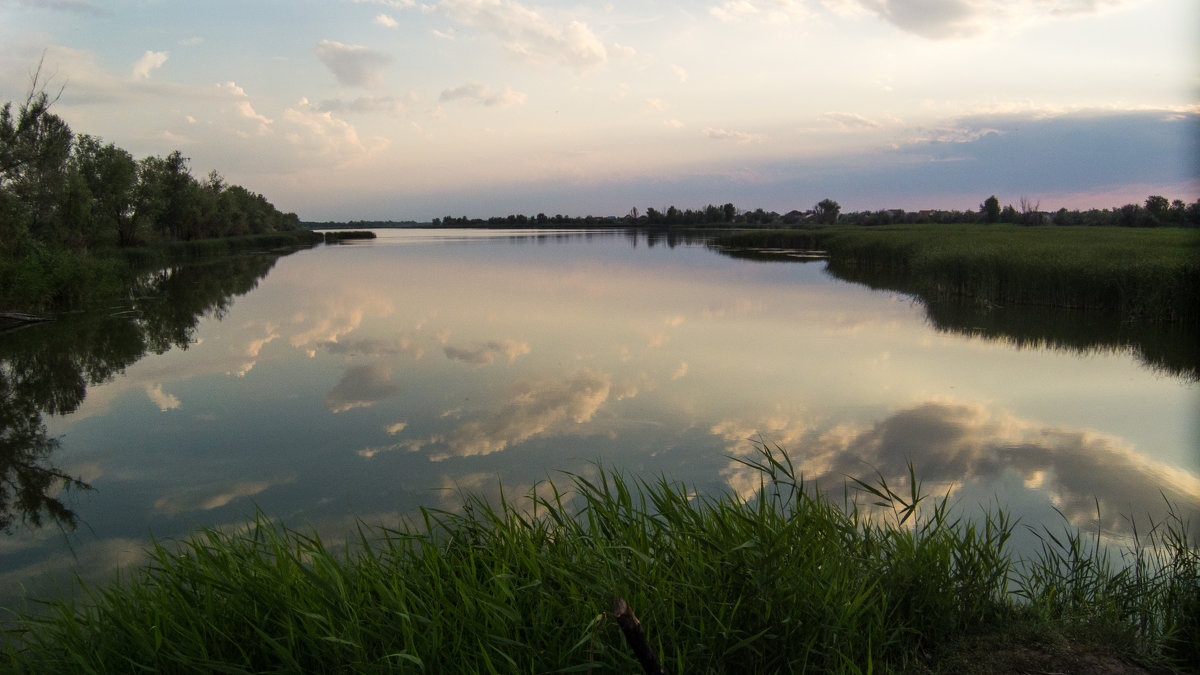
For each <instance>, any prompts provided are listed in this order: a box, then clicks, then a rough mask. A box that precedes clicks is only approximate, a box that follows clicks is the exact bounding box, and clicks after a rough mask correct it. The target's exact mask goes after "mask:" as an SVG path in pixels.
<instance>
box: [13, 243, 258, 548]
mask: <svg viewBox="0 0 1200 675" xmlns="http://www.w3.org/2000/svg"><path fill="white" fill-rule="evenodd" d="M280 255H281V254H263V253H255V254H247V255H238V256H230V257H225V258H221V259H218V260H205V261H202V262H190V263H183V264H178V265H172V266H167V267H162V268H159V269H155V270H153V271H150V272H146V273H144V274H141V275H139V276H138V277H137V278H136V279H134V280H132V281H131V283H130V285H129V288H128V292H127V297H126V298H124V299H123V300H121V301H119V302H116V303H114V304H115V305H116V307H115V308H110V309H108V310H107V311H103V312H90V313H85V314H79V315H68V316H64V317H61V318H60V319H59V320H58V321H52V322H48V323H43V324H38V325H34V326H29V327H27V328H24V329H21V330H16V331H13V332H10V333H7V334H4V335H0V529H3V530H4V532H5V533H6V534H11V533H12V532H13V531H14V528H15V527H16V526H17V525H18V524H24V525H25V526H28V527H33V528H38V527H42V526H43V525H45V524H48V523H53V524H55V525H57V526H59V527H61V528H64V529H74V528H75V527H76V526H77V524H78V515H77V514H76V513H75V511H74V510H73V509H72V508H71V507H70V506H69V505H68V500H67V499H66V498H67V496H68V495H69V494H70V493H71V492H72V491H80V490H89V489H91V488H90V486H89V485H88V484H87V483H85V482H84V481H83V480H81V479H80V478H78V477H75V476H71V475H70V474H68V473H66V472H64V471H63V470H61V469H59V468H57V467H56V466H54V463H53V455H54V452H55V450H56V449H57V448H58V439H56V438H53V437H51V436H50V435H48V433H47V430H46V424H45V421H44V416H46V415H67V414H70V413H72V412H74V411H75V410H76V409H78V408H79V406H80V404H82V403H83V400H84V397H85V396H86V395H87V388H88V387H89V386H90V385H96V384H100V383H103V382H107V381H109V380H111V379H112V378H113V377H115V376H117V375H119V374H121V373H122V372H124V370H125V368H127V367H128V366H130V365H132V364H133V363H135V362H137V361H138V360H139V359H141V358H142V357H143V356H145V355H147V354H150V353H154V354H162V353H164V352H166V351H168V350H169V349H171V348H172V347H178V348H180V349H187V348H188V346H189V345H191V344H192V342H193V335H194V334H195V331H196V327H197V326H198V325H199V324H200V321H201V320H202V319H205V318H215V319H218V320H219V319H221V318H222V317H224V315H225V313H226V312H227V311H228V309H229V307H230V305H231V304H232V302H233V298H235V297H237V296H241V295H244V294H246V293H248V292H250V291H252V290H254V288H256V287H257V286H258V282H259V280H260V279H262V278H263V277H265V276H266V275H267V273H268V272H270V270H271V268H272V267H273V266H274V265H275V261H276V260H277V259H278V258H279V257H280Z"/></svg>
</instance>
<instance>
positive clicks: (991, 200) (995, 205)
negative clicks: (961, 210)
mask: <svg viewBox="0 0 1200 675" xmlns="http://www.w3.org/2000/svg"><path fill="white" fill-rule="evenodd" d="M979 211H980V213H982V214H983V220H984V222H986V223H998V222H1000V200H999V199H996V195H992V196H991V197H988V198H987V199H985V200H983V203H982V204H980V205H979Z"/></svg>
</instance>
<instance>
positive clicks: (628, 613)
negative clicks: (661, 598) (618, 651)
mask: <svg viewBox="0 0 1200 675" xmlns="http://www.w3.org/2000/svg"><path fill="white" fill-rule="evenodd" d="M613 618H615V619H616V620H617V625H618V626H620V627H621V632H622V633H624V634H625V642H626V643H628V644H629V648H630V649H632V650H633V655H634V656H635V657H637V660H638V663H640V664H642V670H644V671H646V675H665V671H663V669H662V666H660V665H659V664H658V657H657V656H655V655H654V650H653V649H651V648H650V641H649V640H647V639H646V631H645V630H644V629H643V628H642V622H640V621H638V618H637V617H636V616H634V614H633V609H632V608H631V607H630V606H629V603H628V602H625V599H624V598H617V599H616V600H614V601H613Z"/></svg>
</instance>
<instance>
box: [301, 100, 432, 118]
mask: <svg viewBox="0 0 1200 675" xmlns="http://www.w3.org/2000/svg"><path fill="white" fill-rule="evenodd" d="M411 101H412V97H409V98H407V99H401V98H397V97H395V96H359V97H358V98H355V99H354V100H351V101H346V100H343V99H341V98H333V99H325V100H324V101H321V102H320V103H317V104H316V105H315V108H316V109H317V110H318V111H320V112H329V113H334V112H337V113H387V114H390V115H403V114H404V113H406V112H408V106H409V104H410V103H411Z"/></svg>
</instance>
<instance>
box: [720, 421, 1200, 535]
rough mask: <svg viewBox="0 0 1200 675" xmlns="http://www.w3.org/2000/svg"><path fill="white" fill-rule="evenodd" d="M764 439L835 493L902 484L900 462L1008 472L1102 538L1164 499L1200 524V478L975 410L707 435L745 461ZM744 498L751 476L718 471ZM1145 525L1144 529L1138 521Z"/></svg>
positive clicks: (1082, 434)
mask: <svg viewBox="0 0 1200 675" xmlns="http://www.w3.org/2000/svg"><path fill="white" fill-rule="evenodd" d="M760 430H761V432H762V438H763V440H764V441H765V442H767V443H769V444H772V445H773V444H775V443H778V444H779V445H780V446H781V447H784V448H785V449H787V450H789V451H790V453H791V456H792V460H793V461H795V462H796V464H797V467H798V469H799V470H800V471H801V472H803V474H804V476H805V478H806V479H808V480H815V481H816V482H817V483H818V484H821V485H823V486H824V487H826V488H827V489H828V488H834V487H838V486H840V484H841V483H842V482H843V481H844V480H845V477H846V476H854V477H856V478H861V479H864V480H868V481H869V479H870V478H871V477H873V476H874V475H875V473H876V472H878V473H879V474H880V475H882V476H883V477H884V478H886V479H887V480H888V482H889V484H894V485H904V484H906V478H907V476H908V462H910V461H911V462H912V465H913V467H914V469H915V472H916V476H917V478H918V479H919V480H922V481H924V482H925V484H926V486H927V487H929V488H933V489H934V490H935V491H936V486H949V485H951V484H958V485H963V484H965V483H969V482H973V481H986V482H994V481H998V480H1000V479H1001V478H1002V476H1003V474H1004V473H1005V472H1007V471H1015V472H1016V473H1017V474H1018V475H1019V476H1020V477H1021V479H1022V481H1023V483H1024V486H1025V487H1026V488H1028V489H1036V490H1040V491H1042V492H1044V493H1045V494H1046V495H1047V497H1048V498H1049V500H1050V501H1051V503H1052V504H1053V505H1054V507H1055V508H1057V509H1058V510H1059V511H1061V512H1062V514H1063V515H1064V516H1065V517H1066V518H1067V519H1068V520H1069V521H1070V522H1071V523H1072V524H1074V525H1076V526H1084V525H1088V524H1091V523H1094V522H1095V519H1096V516H1097V506H1098V507H1099V517H1100V525H1101V527H1103V528H1105V529H1106V530H1109V531H1120V530H1124V529H1126V528H1127V527H1128V522H1127V520H1126V518H1127V517H1134V518H1138V519H1142V518H1144V517H1145V516H1147V515H1149V516H1151V517H1153V518H1155V519H1161V518H1162V517H1163V515H1164V514H1165V512H1166V504H1165V503H1164V498H1165V499H1166V501H1169V502H1170V503H1171V504H1173V505H1174V506H1175V507H1176V508H1177V509H1179V511H1180V513H1181V515H1184V516H1185V517H1186V516H1189V515H1190V516H1191V517H1192V518H1193V519H1194V518H1195V517H1196V516H1200V477H1197V476H1196V475H1194V474H1192V473H1191V472H1188V471H1186V470H1184V469H1180V468H1175V467H1171V466H1168V465H1166V464H1162V463H1160V462H1156V461H1154V460H1151V459H1148V458H1147V457H1144V456H1142V455H1141V454H1139V453H1137V452H1136V451H1135V450H1134V449H1133V448H1131V447H1129V445H1128V444H1126V443H1125V442H1123V441H1122V440H1121V439H1118V438H1115V437H1112V436H1108V435H1105V434H1100V433H1096V432H1093V431H1089V430H1086V429H1070V428H1062V427H1052V426H1045V425H1042V424H1039V423H1037V422H1034V421H1031V420H1025V419H1019V418H1017V417H1015V416H1012V415H1009V414H1005V413H997V412H994V411H990V410H989V409H988V408H987V407H985V406H983V405H979V404H973V403H961V402H943V401H933V402H928V403H924V404H921V405H917V406H915V407H912V408H908V409H905V410H901V411H899V412H896V413H894V414H892V415H890V416H888V417H887V418H885V419H883V420H881V421H879V422H877V423H875V424H874V425H873V426H871V427H869V428H854V427H851V426H849V425H841V426H835V427H833V428H831V429H825V430H818V429H815V428H811V427H808V426H806V425H805V424H804V423H803V422H802V421H796V420H788V421H780V420H778V419H776V420H767V421H765V422H764V423H760V424H755V423H749V424H747V423H744V422H723V423H720V424H717V425H714V426H713V428H712V431H713V433H714V434H717V435H719V436H721V437H722V438H724V439H725V441H726V442H727V444H728V445H727V447H728V449H729V450H730V451H731V452H732V453H733V454H735V455H736V456H741V457H747V456H750V455H753V454H754V452H755V450H754V444H753V442H752V441H750V440H748V439H751V438H758V434H759V431H760ZM723 475H724V477H725V479H726V480H727V482H728V484H729V485H730V486H731V488H733V489H734V490H736V491H737V492H738V493H739V494H742V495H743V496H749V495H751V494H753V493H754V492H755V491H756V490H757V489H758V474H757V473H756V472H753V471H752V470H750V469H748V468H746V467H745V466H743V465H741V464H738V463H736V462H735V463H731V464H730V465H729V466H728V467H727V468H726V469H725V471H724V472H723ZM1143 522H1144V521H1143Z"/></svg>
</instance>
